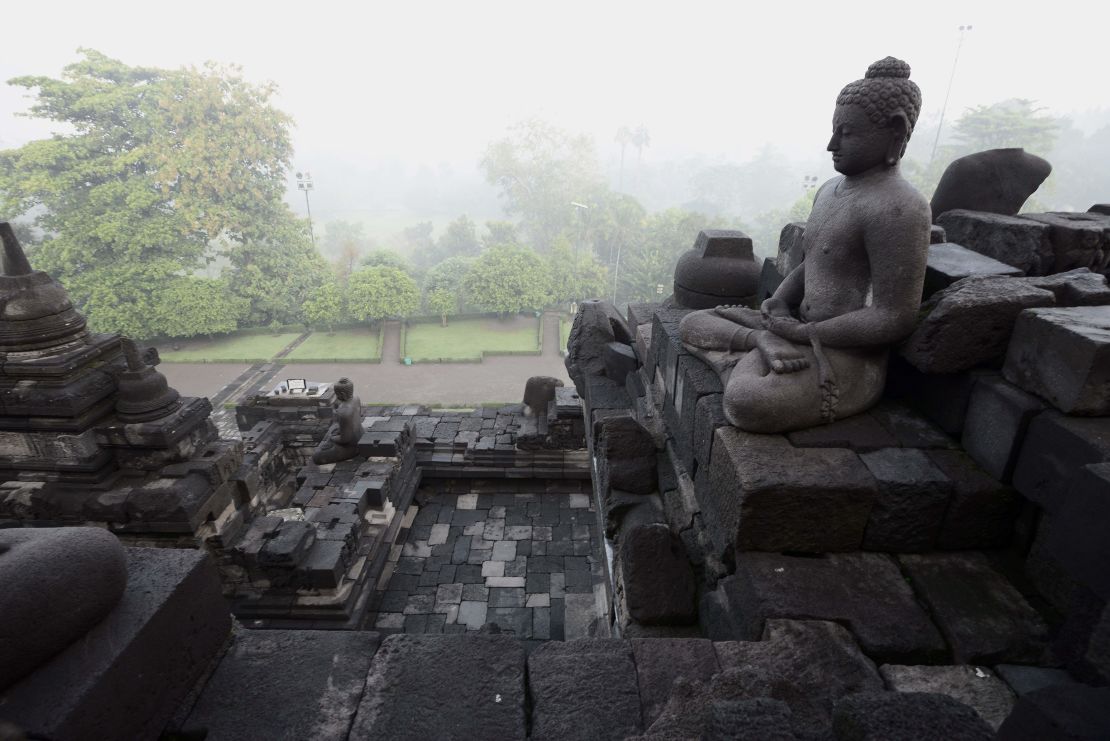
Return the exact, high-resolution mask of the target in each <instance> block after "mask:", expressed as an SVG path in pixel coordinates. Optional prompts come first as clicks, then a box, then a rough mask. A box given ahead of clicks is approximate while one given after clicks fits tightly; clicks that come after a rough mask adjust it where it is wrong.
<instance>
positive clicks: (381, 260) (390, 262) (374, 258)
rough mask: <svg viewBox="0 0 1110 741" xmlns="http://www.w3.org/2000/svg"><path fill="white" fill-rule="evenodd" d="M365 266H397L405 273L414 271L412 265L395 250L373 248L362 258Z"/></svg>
mask: <svg viewBox="0 0 1110 741" xmlns="http://www.w3.org/2000/svg"><path fill="white" fill-rule="evenodd" d="M361 264H362V266H363V267H365V268H397V269H398V270H400V271H401V272H403V273H410V272H412V265H410V264H409V261H408V260H406V259H405V258H403V257H401V256H400V255H398V254H397V253H396V252H394V251H393V250H373V251H371V252H369V253H367V255H366V256H365V257H363V258H362V263H361Z"/></svg>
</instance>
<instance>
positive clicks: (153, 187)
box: [0, 49, 307, 337]
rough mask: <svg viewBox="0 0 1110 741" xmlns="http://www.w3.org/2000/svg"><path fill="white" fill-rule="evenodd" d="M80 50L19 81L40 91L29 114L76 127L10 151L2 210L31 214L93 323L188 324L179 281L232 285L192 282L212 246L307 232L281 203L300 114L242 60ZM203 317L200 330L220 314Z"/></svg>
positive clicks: (38, 258)
mask: <svg viewBox="0 0 1110 741" xmlns="http://www.w3.org/2000/svg"><path fill="white" fill-rule="evenodd" d="M81 54H82V58H81V59H80V60H79V61H77V62H75V63H73V64H71V65H69V66H67V67H66V68H65V70H64V71H63V73H62V76H61V79H53V78H50V77H41V76H29V77H19V78H16V79H14V80H11V81H10V84H12V85H16V86H18V87H22V88H25V89H27V90H29V91H32V93H33V96H34V100H33V103H32V105H31V109H30V114H29V115H31V116H33V117H38V118H45V119H47V120H50V121H54V122H56V123H59V124H62V125H63V129H62V130H63V131H64V132H65V133H59V134H56V135H55V136H54V137H52V138H50V139H46V140H40V141H34V142H31V143H29V144H26V145H24V146H23V147H20V148H19V149H14V150H7V151H3V152H0V211H2V212H4V213H6V214H9V215H11V216H13V217H14V216H16V215H19V214H28V215H30V216H31V217H32V218H33V221H34V224H35V226H36V227H38V229H40V230H41V231H42V232H43V233H44V234H45V237H44V239H43V241H42V243H41V244H40V245H38V246H37V248H36V249H34V250H33V260H34V261H35V263H36V266H37V267H40V268H42V269H45V270H47V271H50V272H51V273H52V274H54V275H55V276H56V277H57V278H58V279H60V280H61V281H62V282H63V283H64V284H66V286H67V287H68V288H69V290H70V294H71V296H72V298H73V299H74V301H75V302H76V303H77V305H78V307H79V308H82V309H83V310H84V311H85V312H86V313H87V314H88V317H89V320H90V323H91V324H92V326H94V327H96V328H97V329H100V330H105V331H119V332H123V333H126V334H130V335H133V336H136V337H147V336H151V335H155V334H169V333H171V332H174V333H181V332H184V331H186V328H185V327H184V326H183V325H182V323H181V322H182V316H183V315H182V314H181V313H180V312H177V311H176V308H177V306H178V305H179V304H177V302H178V301H180V300H181V298H182V296H181V294H180V290H181V289H182V287H184V286H192V287H194V288H196V289H197V290H198V296H204V297H207V298H209V299H211V298H214V297H215V296H217V295H221V296H222V295H223V294H221V293H220V291H219V290H217V288H216V287H215V286H212V285H209V284H205V283H198V282H182V280H183V279H185V278H187V277H189V276H190V275H192V274H193V273H194V272H195V271H196V270H197V269H198V268H201V267H203V266H204V265H205V263H206V262H207V260H209V259H211V258H212V257H213V249H212V246H213V245H223V246H224V248H226V249H227V250H228V251H230V252H231V253H233V254H234V253H235V252H236V251H237V250H238V249H239V248H240V247H242V246H244V245H255V246H257V245H262V244H266V245H272V244H274V243H276V242H277V241H278V240H279V239H281V238H283V237H285V236H289V235H291V234H295V233H296V231H297V230H295V229H292V228H291V225H293V224H295V222H296V220H295V219H294V217H293V215H292V213H291V212H289V209H288V208H287V207H286V206H285V204H284V203H283V202H282V195H283V192H284V179H285V170H286V167H287V164H288V160H289V156H290V153H291V147H290V141H289V135H288V130H289V125H290V123H291V121H290V119H289V117H288V116H287V115H285V114H284V113H282V112H280V111H278V110H277V109H275V108H274V107H273V106H272V105H271V104H270V98H271V97H272V95H273V92H274V89H273V87H272V86H270V85H253V84H251V83H248V82H246V81H245V80H244V79H243V78H242V76H241V75H240V73H239V70H238V69H237V68H234V67H218V66H215V65H211V64H210V65H207V66H205V67H204V68H203V69H195V68H182V69H177V70H165V69H157V68H151V67H130V66H128V65H125V64H123V63H122V62H120V61H118V60H115V59H111V58H109V57H107V56H105V55H104V54H101V53H100V52H97V51H93V50H90V49H84V50H81ZM303 239H305V240H307V233H305V234H304V235H303ZM233 260H234V258H233ZM238 262H239V263H240V264H241V265H246V264H254V265H256V266H257V265H259V264H260V263H261V261H259V260H254V259H240V260H239V261H238ZM228 285H231V286H232V287H233V289H238V286H237V285H236V284H235V281H234V280H233V281H232V282H230V283H229V284H228ZM221 290H222V289H221ZM248 293H249V292H247V293H244V292H243V291H241V290H235V294H236V295H239V296H246V295H247V294H248ZM285 300H286V301H287V302H291V301H295V300H296V298H295V297H288V298H286V299H285ZM232 303H233V304H234V302H232ZM235 305H236V306H237V305H238V304H235ZM240 313H241V312H240ZM252 313H258V308H257V307H254V306H252ZM262 313H266V312H265V311H263V312H262ZM235 314H236V312H234V311H232V313H231V315H232V316H234V315H235ZM197 317H198V321H201V324H198V325H197V327H195V328H194V329H197V330H200V328H201V327H211V326H214V325H213V324H212V323H211V322H210V321H208V320H203V317H202V316H199V315H197Z"/></svg>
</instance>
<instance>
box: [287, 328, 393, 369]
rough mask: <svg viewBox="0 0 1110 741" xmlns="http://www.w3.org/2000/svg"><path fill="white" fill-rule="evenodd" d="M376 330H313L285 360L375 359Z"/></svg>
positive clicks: (376, 355)
mask: <svg viewBox="0 0 1110 741" xmlns="http://www.w3.org/2000/svg"><path fill="white" fill-rule="evenodd" d="M380 355H381V348H380V347H378V330H377V329H373V330H371V329H370V328H368V327H366V328H360V329H340V330H337V331H336V332H335V334H328V333H327V332H313V333H312V334H311V335H309V336H308V339H307V340H305V341H304V342H302V343H301V344H299V345H297V346H296V347H295V348H293V351H292V352H290V353H289V354H288V355H286V356H285V358H286V359H287V360H301V361H309V360H377V359H378V358H379V357H380Z"/></svg>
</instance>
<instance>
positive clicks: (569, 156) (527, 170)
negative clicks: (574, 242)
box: [481, 119, 605, 251]
mask: <svg viewBox="0 0 1110 741" xmlns="http://www.w3.org/2000/svg"><path fill="white" fill-rule="evenodd" d="M481 164H482V169H483V170H485V173H486V179H487V180H488V181H489V182H490V184H491V185H496V186H498V187H499V188H500V189H501V195H502V197H503V198H504V199H505V211H506V213H508V214H510V215H512V216H519V217H520V224H521V228H522V229H523V231H524V233H525V235H526V236H527V238H528V241H529V243H530V244H534V245H536V247H538V248H539V249H540V250H541V251H546V250H547V248H548V247H550V246H551V243H552V242H553V241H554V240H555V238H556V237H558V235H559V234H560V233H562V232H563V231H566V230H567V229H569V228H571V227H572V226H573V224H574V222H575V219H576V215H575V207H574V206H573V205H572V204H573V203H575V202H578V203H587V202H589V201H591V200H594V199H595V196H596V195H597V194H598V193H601V192H603V191H604V190H605V185H604V179H603V177H602V175H601V169H600V167H599V166H598V164H597V157H596V155H595V154H594V147H593V143H592V142H591V140H590V138H589V137H587V136H585V135H571V134H568V133H567V132H565V131H563V130H562V129H559V128H557V127H555V126H552V125H551V124H548V123H545V122H543V121H538V120H534V119H533V120H530V121H525V122H523V123H521V124H518V125H516V126H514V127H512V128H511V129H510V131H509V135H508V136H506V137H504V138H502V139H499V140H497V141H495V142H493V143H492V144H490V145H489V147H488V148H487V149H486V153H485V156H484V157H483V158H482V163H481Z"/></svg>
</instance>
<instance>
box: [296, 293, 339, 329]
mask: <svg viewBox="0 0 1110 741" xmlns="http://www.w3.org/2000/svg"><path fill="white" fill-rule="evenodd" d="M344 303H345V301H344V296H343V291H342V289H341V288H340V287H339V284H338V283H337V282H335V281H328V282H327V283H325V284H324V285H322V286H320V287H319V288H317V289H316V292H315V293H313V294H312V296H310V297H309V298H308V300H307V301H305V302H304V306H303V307H301V309H302V311H303V312H304V319H305V322H306V323H307V324H308V325H309V326H311V327H315V328H317V329H319V328H320V327H326V328H327V330H328V331H329V332H334V331H335V325H336V324H338V323H339V322H340V321H342V319H343V316H344V313H345V312H344V308H345V307H344Z"/></svg>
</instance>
